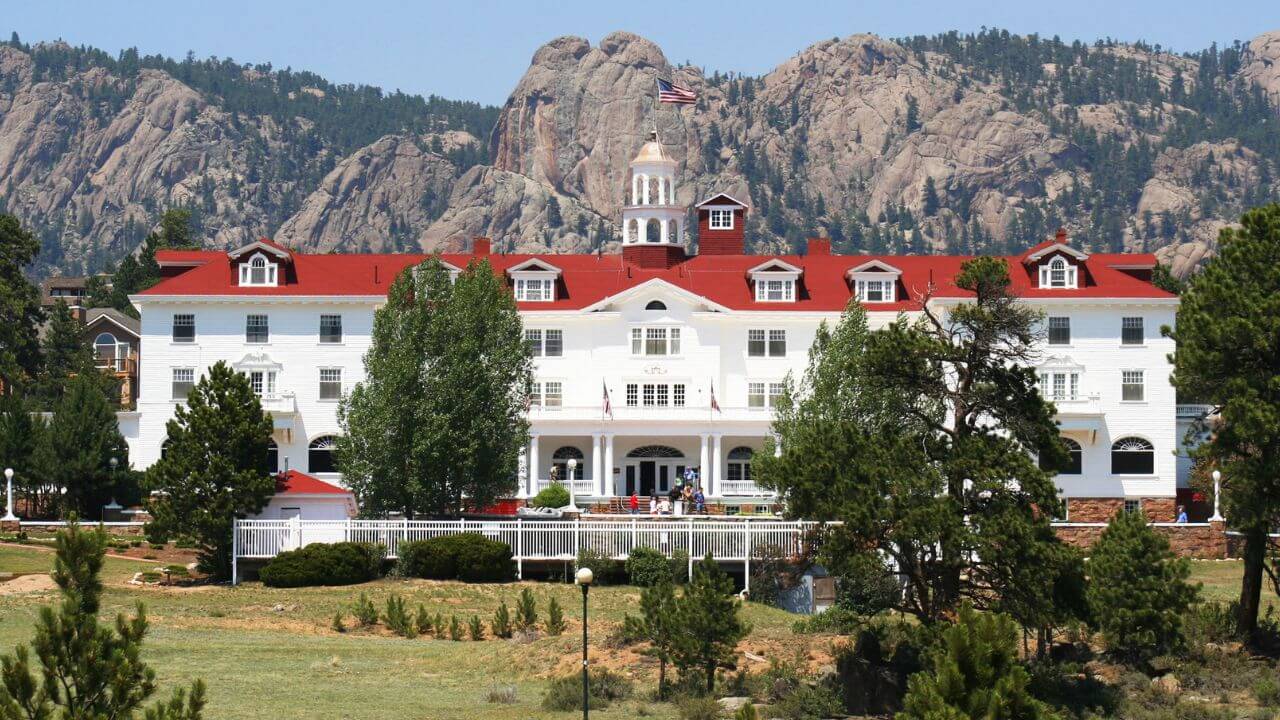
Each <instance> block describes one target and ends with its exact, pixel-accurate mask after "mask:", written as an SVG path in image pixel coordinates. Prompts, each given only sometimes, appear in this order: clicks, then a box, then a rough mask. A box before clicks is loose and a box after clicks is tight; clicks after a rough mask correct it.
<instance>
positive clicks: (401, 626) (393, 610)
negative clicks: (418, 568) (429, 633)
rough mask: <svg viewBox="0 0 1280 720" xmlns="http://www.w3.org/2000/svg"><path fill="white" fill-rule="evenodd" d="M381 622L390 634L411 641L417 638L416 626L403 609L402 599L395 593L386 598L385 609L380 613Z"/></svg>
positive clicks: (411, 617)
mask: <svg viewBox="0 0 1280 720" xmlns="http://www.w3.org/2000/svg"><path fill="white" fill-rule="evenodd" d="M382 621H383V622H384V623H386V625H387V627H388V628H390V629H391V632H394V633H395V634H397V635H399V636H400V637H406V638H409V639H410V640H412V639H413V638H415V637H417V636H418V624H417V622H415V621H414V618H413V616H412V615H411V614H410V613H409V611H408V610H406V609H405V606H404V598H402V597H400V596H399V595H398V594H396V593H391V596H390V597H388V598H387V609H386V610H385V611H384V612H383V613H382Z"/></svg>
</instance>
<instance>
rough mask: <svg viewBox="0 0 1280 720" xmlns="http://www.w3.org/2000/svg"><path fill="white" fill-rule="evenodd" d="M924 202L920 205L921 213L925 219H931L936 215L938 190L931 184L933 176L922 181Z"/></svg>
mask: <svg viewBox="0 0 1280 720" xmlns="http://www.w3.org/2000/svg"><path fill="white" fill-rule="evenodd" d="M923 195H924V200H923V203H922V206H923V207H922V212H923V213H924V216H925V217H933V216H934V215H937V214H938V189H937V187H935V186H934V184H933V176H932V175H930V176H929V177H927V178H925V179H924V193H923Z"/></svg>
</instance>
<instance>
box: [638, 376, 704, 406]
mask: <svg viewBox="0 0 1280 720" xmlns="http://www.w3.org/2000/svg"><path fill="white" fill-rule="evenodd" d="M623 388H624V392H623V402H624V403H625V405H626V407H629V408H672V407H685V406H686V405H687V404H688V402H689V384H688V383H687V382H685V381H683V380H679V381H669V380H667V381H662V382H654V381H652V380H641V379H637V380H628V381H627V382H626V383H625V384H624V386H623Z"/></svg>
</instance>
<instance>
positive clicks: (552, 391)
mask: <svg viewBox="0 0 1280 720" xmlns="http://www.w3.org/2000/svg"><path fill="white" fill-rule="evenodd" d="M529 407H536V408H542V409H543V410H559V409H560V408H562V407H564V381H563V380H545V379H544V380H534V381H533V382H532V383H530V385H529Z"/></svg>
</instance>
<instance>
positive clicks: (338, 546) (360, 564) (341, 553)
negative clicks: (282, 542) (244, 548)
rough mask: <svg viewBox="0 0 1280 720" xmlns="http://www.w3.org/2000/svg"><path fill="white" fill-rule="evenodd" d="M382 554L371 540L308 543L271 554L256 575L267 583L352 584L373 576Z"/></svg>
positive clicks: (381, 547) (375, 576)
mask: <svg viewBox="0 0 1280 720" xmlns="http://www.w3.org/2000/svg"><path fill="white" fill-rule="evenodd" d="M385 555H386V551H385V549H384V548H383V546H381V545H374V544H372V543H350V542H343V543H332V544H330V543H312V544H310V545H307V546H305V547H301V548H298V549H297V550H288V551H286V552H282V553H280V554H279V555H277V556H275V557H274V558H271V560H270V561H268V562H267V564H266V565H264V566H263V568H262V570H261V571H260V572H259V573H258V577H259V579H261V580H262V583H263V584H264V585H267V586H269V587H307V586H311V585H354V584H356V583H362V582H368V581H370V580H374V579H376V578H377V577H378V576H379V575H380V574H381V571H382V560H383V557H384V556H385Z"/></svg>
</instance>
